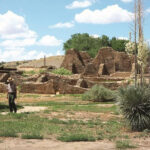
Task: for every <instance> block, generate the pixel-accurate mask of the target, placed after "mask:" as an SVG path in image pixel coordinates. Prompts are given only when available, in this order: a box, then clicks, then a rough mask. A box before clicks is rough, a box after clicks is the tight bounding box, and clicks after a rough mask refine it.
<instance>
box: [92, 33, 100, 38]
mask: <svg viewBox="0 0 150 150" xmlns="http://www.w3.org/2000/svg"><path fill="white" fill-rule="evenodd" d="M91 37H93V38H99V37H100V36H99V35H98V34H92V35H91Z"/></svg>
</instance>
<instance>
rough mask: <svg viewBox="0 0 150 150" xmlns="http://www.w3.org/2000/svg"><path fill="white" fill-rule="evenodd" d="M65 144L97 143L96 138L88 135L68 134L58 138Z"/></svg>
mask: <svg viewBox="0 0 150 150" xmlns="http://www.w3.org/2000/svg"><path fill="white" fill-rule="evenodd" d="M57 139H58V140H60V141H63V142H77V141H96V139H95V137H93V136H89V135H87V134H69V135H68V134H66V135H62V136H60V137H58V138H57Z"/></svg>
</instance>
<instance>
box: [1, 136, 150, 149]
mask: <svg viewBox="0 0 150 150" xmlns="http://www.w3.org/2000/svg"><path fill="white" fill-rule="evenodd" d="M133 141H134V143H135V144H137V145H138V148H135V149H134V150H150V138H148V139H146V140H144V139H136V140H133ZM0 150H116V147H115V143H113V142H110V141H105V140H103V141H98V142H68V143H66V142H60V141H54V140H47V139H45V140H33V139H32V140H27V139H20V138H0ZM128 150H130V149H128ZM132 150H133V149H132Z"/></svg>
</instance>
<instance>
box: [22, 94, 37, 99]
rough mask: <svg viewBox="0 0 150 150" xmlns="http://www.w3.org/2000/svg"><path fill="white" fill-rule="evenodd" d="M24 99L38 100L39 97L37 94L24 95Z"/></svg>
mask: <svg viewBox="0 0 150 150" xmlns="http://www.w3.org/2000/svg"><path fill="white" fill-rule="evenodd" d="M24 97H31V98H39V97H40V95H39V94H26V95H24Z"/></svg>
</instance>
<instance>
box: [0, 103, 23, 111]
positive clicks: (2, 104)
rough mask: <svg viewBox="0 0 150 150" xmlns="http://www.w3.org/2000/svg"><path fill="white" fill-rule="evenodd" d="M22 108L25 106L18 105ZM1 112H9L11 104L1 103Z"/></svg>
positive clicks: (18, 107)
mask: <svg viewBox="0 0 150 150" xmlns="http://www.w3.org/2000/svg"><path fill="white" fill-rule="evenodd" d="M21 108H23V107H22V106H20V105H17V109H21ZM1 112H9V105H8V104H5V103H0V113H1Z"/></svg>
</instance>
